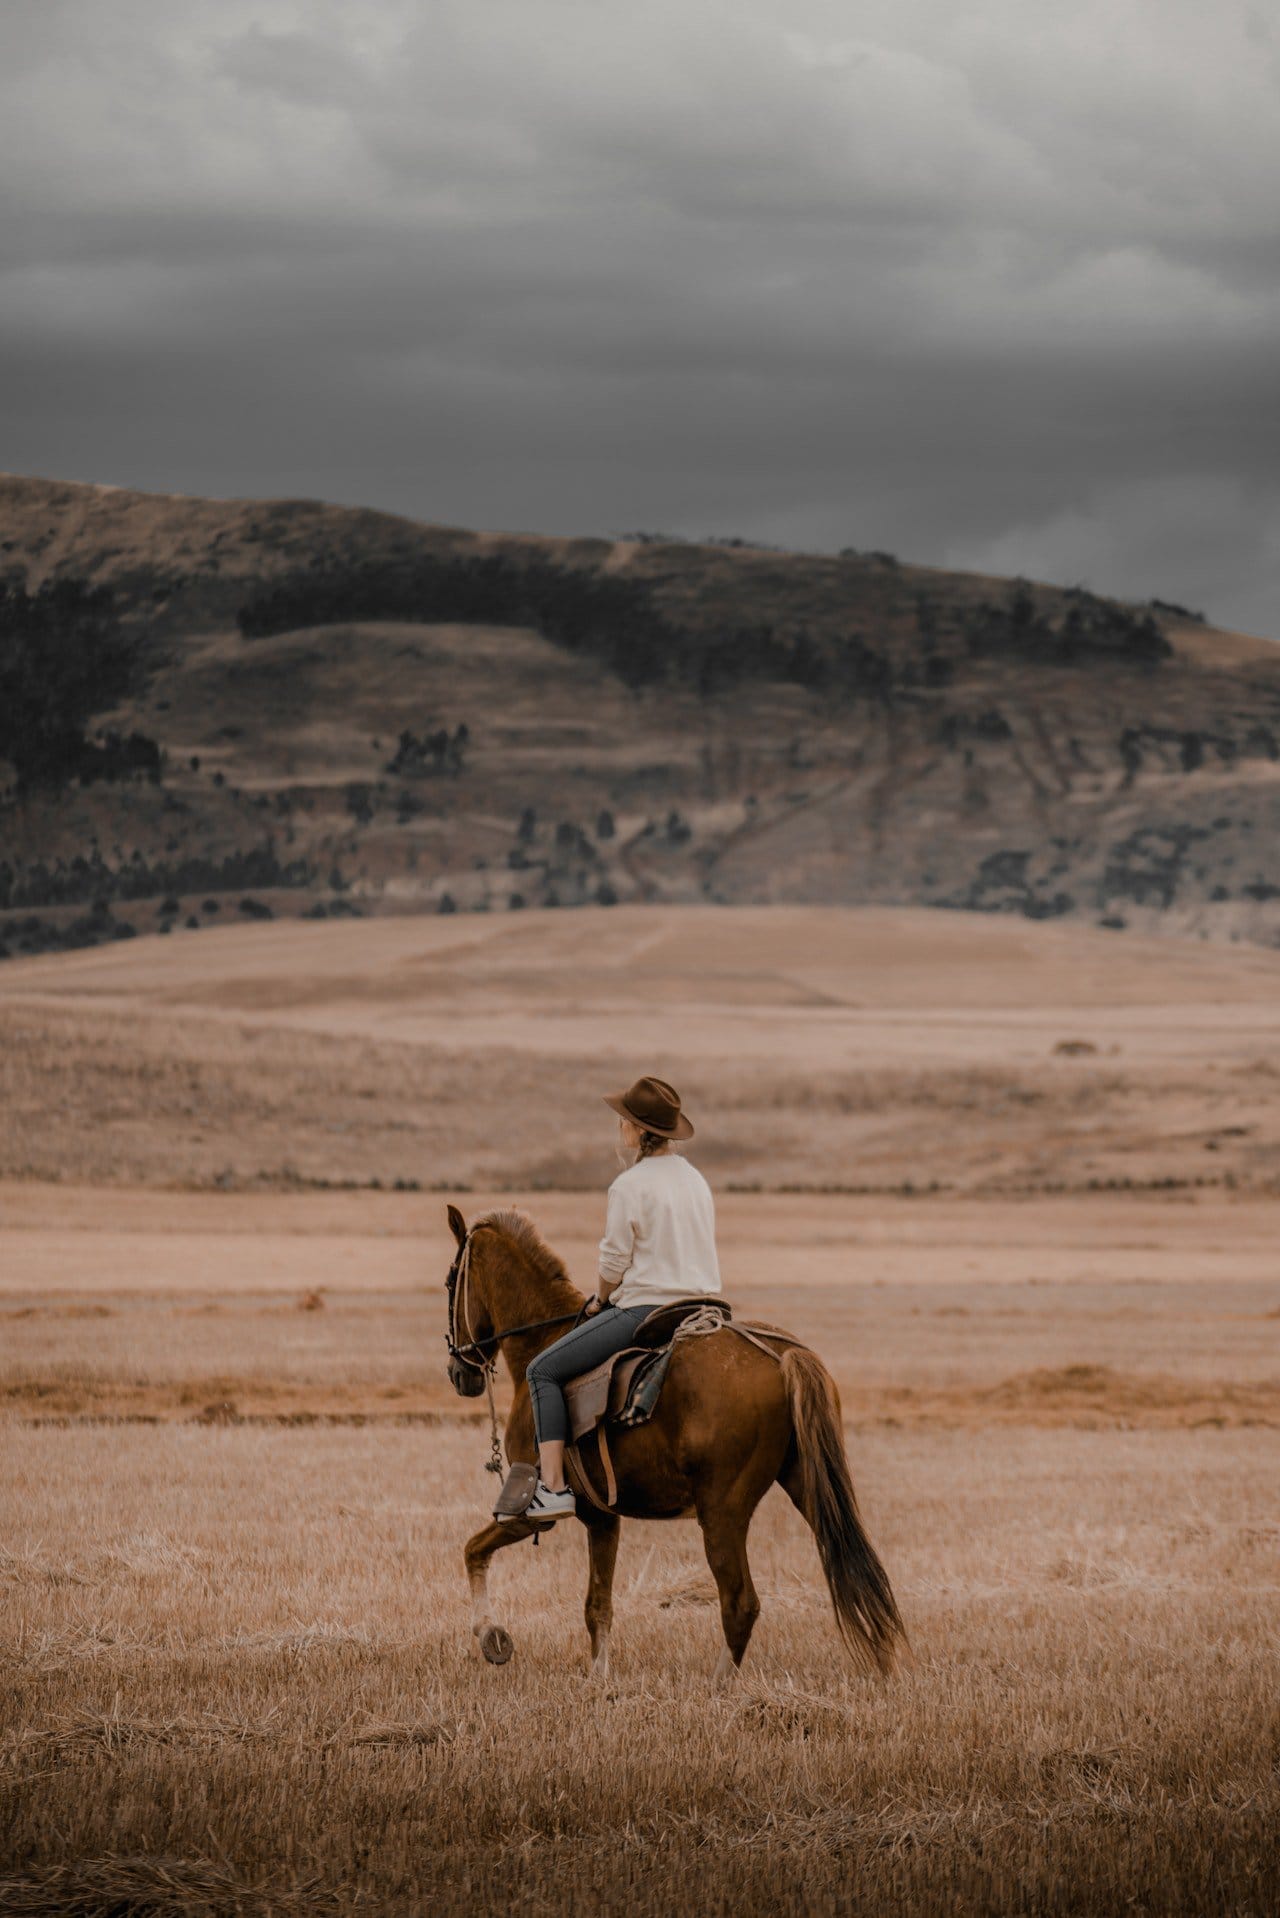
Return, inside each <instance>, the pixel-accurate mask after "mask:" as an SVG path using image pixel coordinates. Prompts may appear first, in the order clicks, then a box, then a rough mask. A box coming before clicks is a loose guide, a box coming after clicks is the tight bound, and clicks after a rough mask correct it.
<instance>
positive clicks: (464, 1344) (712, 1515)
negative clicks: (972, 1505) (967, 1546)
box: [445, 1078, 906, 1682]
mask: <svg viewBox="0 0 1280 1918" xmlns="http://www.w3.org/2000/svg"><path fill="white" fill-rule="evenodd" d="M608 1103H609V1105H611V1106H612V1107H613V1109H614V1110H615V1111H616V1112H617V1114H618V1116H619V1120H620V1122H621V1123H620V1141H621V1143H622V1145H623V1146H624V1147H625V1149H626V1150H627V1151H628V1152H631V1153H634V1154H635V1159H634V1163H633V1164H632V1165H631V1166H630V1167H629V1168H628V1169H627V1170H626V1171H624V1172H623V1173H622V1174H621V1175H620V1176H619V1177H618V1178H617V1179H615V1180H614V1182H613V1185H612V1186H611V1187H610V1189H609V1207H608V1219H607V1225H606V1230H605V1235H604V1238H603V1239H602V1240H601V1243H600V1258H599V1272H600V1286H599V1291H598V1292H597V1294H596V1296H595V1298H594V1299H593V1300H590V1301H588V1300H586V1299H584V1298H583V1296H582V1293H581V1292H580V1291H579V1290H578V1288H577V1286H576V1285H574V1283H573V1281H572V1279H571V1278H570V1277H569V1273H568V1271H567V1269H566V1267H565V1264H564V1261H563V1260H562V1259H560V1258H559V1257H558V1256H557V1255H556V1253H554V1252H553V1251H552V1249H551V1247H550V1246H548V1245H547V1244H546V1243H545V1241H544V1240H543V1239H542V1238H541V1237H540V1236H539V1234H538V1232H537V1230H536V1228H535V1227H534V1225H533V1222H532V1221H531V1220H530V1219H527V1218H526V1217H525V1215H524V1214H523V1213H521V1212H515V1211H494V1212H486V1213H484V1214H483V1215H482V1216H481V1217H480V1218H478V1219H476V1220H474V1221H473V1223H472V1224H470V1225H468V1224H467V1222H466V1220H465V1219H464V1218H463V1216H462V1214H461V1212H459V1210H458V1208H457V1206H455V1205H450V1206H449V1207H448V1216H449V1225H450V1228H451V1230H452V1232H453V1236H454V1239H455V1240H456V1242H457V1254H456V1257H455V1258H454V1261H453V1264H452V1265H451V1266H450V1268H449V1275H448V1278H447V1279H446V1281H445V1288H446V1297H447V1309H448V1333H447V1335H446V1336H447V1343H448V1347H449V1378H450V1381H451V1383H452V1384H453V1387H454V1390H455V1391H457V1392H459V1393H460V1394H461V1395H462V1396H463V1397H464V1398H475V1397H476V1396H477V1395H478V1394H479V1393H481V1392H483V1391H484V1390H485V1388H486V1384H489V1385H491V1383H492V1376H493V1369H494V1367H495V1366H496V1364H497V1363H498V1359H499V1357H501V1360H502V1362H503V1364H504V1365H505V1366H506V1369H507V1371H508V1372H509V1374H510V1376H511V1382H512V1388H513V1392H512V1401H511V1410H510V1414H509V1416H508V1419H507V1429H506V1445H505V1449H506V1454H507V1458H508V1460H509V1461H510V1462H511V1464H512V1465H515V1464H521V1465H525V1466H532V1465H533V1463H534V1461H535V1459H536V1460H537V1461H538V1473H537V1476H538V1479H539V1481H540V1482H539V1484H538V1488H537V1493H536V1500H535V1503H534V1504H532V1505H531V1506H529V1507H528V1509H527V1510H524V1511H522V1512H521V1514H520V1516H519V1517H517V1518H511V1519H508V1518H507V1516H506V1515H504V1516H502V1517H497V1516H495V1517H494V1519H493V1520H492V1521H491V1522H490V1523H488V1524H486V1525H484V1526H483V1527H482V1528H481V1530H480V1531H478V1532H476V1533H475V1534H474V1535H473V1536H472V1537H471V1538H469V1539H468V1540H467V1543H466V1547H465V1552H464V1557H465V1561H466V1568H467V1579H468V1582H469V1584H470V1586H471V1605H472V1624H471V1629H472V1633H473V1634H474V1636H475V1638H476V1639H477V1641H478V1642H479V1646H480V1650H481V1651H482V1653H483V1654H484V1656H485V1658H486V1659H488V1660H489V1662H490V1664H493V1665H502V1664H505V1663H506V1661H507V1659H509V1658H510V1657H511V1654H512V1650H513V1645H512V1640H511V1634H510V1633H509V1632H508V1631H507V1630H506V1629H505V1627H503V1626H502V1625H500V1624H499V1623H498V1621H497V1619H495V1617H494V1616H493V1613H492V1610H491V1609H490V1597H489V1585H488V1573H489V1564H490V1561H491V1560H492V1558H493V1555H494V1553H495V1552H498V1551H501V1550H502V1549H503V1547H504V1546H510V1545H515V1544H518V1543H519V1542H520V1540H521V1539H522V1538H530V1537H536V1536H537V1534H538V1533H539V1532H540V1531H541V1530H542V1529H543V1528H544V1527H545V1525H546V1523H547V1521H548V1520H550V1519H555V1518H559V1517H561V1516H563V1515H564V1514H565V1513H567V1512H572V1511H573V1510H574V1501H573V1499H572V1497H571V1496H570V1494H569V1492H568V1489H567V1488H566V1487H564V1442H565V1436H566V1421H565V1416H564V1397H563V1386H564V1383H565V1381H566V1380H568V1379H570V1378H572V1377H573V1376H574V1375H575V1374H577V1373H581V1372H583V1371H584V1370H590V1369H592V1368H593V1367H595V1366H596V1365H598V1364H600V1363H601V1361H602V1360H604V1359H605V1358H606V1357H607V1356H608V1355H609V1354H610V1353H612V1352H615V1351H617V1350H619V1349H620V1348H621V1347H622V1346H624V1345H628V1344H630V1343H631V1342H632V1338H633V1333H634V1327H635V1325H636V1322H637V1320H638V1319H640V1318H643V1317H644V1316H646V1315H647V1314H648V1313H649V1312H650V1311H652V1310H653V1309H654V1307H655V1306H656V1305H661V1304H663V1303H664V1302H666V1301H667V1300H668V1299H671V1298H673V1297H678V1298H687V1297H690V1296H694V1297H697V1296H698V1295H699V1294H710V1295H712V1296H714V1295H716V1294H718V1292H719V1290H720V1268H719V1265H718V1262H717V1260H716V1251H715V1215H714V1207H713V1204H712V1200H711V1194H710V1191H709V1190H708V1188H707V1185H706V1181H705V1180H704V1179H703V1178H702V1176H701V1174H700V1173H698V1172H695V1171H694V1169H693V1167H692V1166H690V1165H688V1164H687V1163H686V1162H685V1161H684V1160H683V1159H681V1158H680V1157H678V1155H677V1154H676V1153H674V1152H673V1151H672V1150H671V1147H672V1145H673V1144H674V1142H676V1141H677V1140H680V1139H687V1138H689V1137H691V1136H692V1133H693V1127H692V1126H691V1125H690V1124H689V1121H688V1119H687V1118H685V1116H684V1113H683V1112H682V1111H681V1109H680V1100H679V1097H678V1095H677V1094H676V1092H675V1091H674V1090H673V1089H672V1087H671V1086H669V1085H667V1084H666V1083H665V1081H663V1080H661V1079H653V1078H646V1079H639V1080H637V1081H636V1083H635V1085H633V1086H631V1087H629V1088H628V1090H627V1091H626V1092H624V1093H620V1094H618V1095H617V1096H616V1097H612V1098H610V1099H609V1100H608ZM584 1314H585V1315H586V1316H585V1317H584ZM570 1324H572V1325H573V1326H574V1330H573V1331H572V1332H570V1333H569V1334H568V1335H567V1336H561V1335H560V1328H561V1327H562V1326H566V1325H570ZM490 1404H491V1409H492V1399H491V1401H490ZM494 1442H495V1458H494V1469H495V1470H498V1469H500V1468H499V1465H498V1461H497V1449H498V1448H497V1429H496V1423H495V1439H494ZM609 1449H610V1454H611V1457H612V1461H613V1466H614V1471H615V1473H616V1481H615V1482H613V1483H612V1484H611V1487H610V1493H609V1500H608V1503H607V1504H604V1503H601V1502H600V1501H599V1500H594V1499H593V1500H591V1501H590V1502H588V1501H586V1500H585V1499H584V1500H583V1502H581V1503H580V1504H579V1505H578V1507H577V1513H576V1516H577V1518H578V1520H579V1521H580V1522H581V1524H582V1525H583V1527H584V1529H585V1531H586V1534H587V1548H588V1559H589V1567H590V1572H589V1582H588V1586H587V1599H586V1607H585V1616H586V1622H587V1629H588V1631H589V1632H590V1634H591V1652H592V1666H591V1668H592V1671H593V1673H595V1674H596V1675H597V1676H598V1677H603V1676H605V1675H606V1674H607V1672H608V1666H609V1635H610V1631H611V1627H612V1620H613V1599H612V1591H613V1573H614V1564H615V1561H616V1558H617V1551H618V1532H619V1527H620V1523H621V1521H622V1520H623V1519H627V1518H644V1519H676V1518H695V1519H696V1520H697V1523H698V1525H699V1527H700V1529H701V1532H702V1540H703V1546H704V1549H705V1551H706V1555H707V1563H708V1565H709V1566H710V1568H711V1571H712V1574H713V1576H714V1578H715V1581H716V1588H717V1591H718V1593H719V1597H720V1620H721V1625H722V1627H723V1631H724V1641H725V1643H724V1650H723V1652H722V1653H721V1655H720V1663H719V1665H718V1666H717V1677H718V1678H719V1679H720V1680H721V1681H722V1682H723V1681H726V1680H727V1679H728V1678H729V1677H730V1676H731V1675H732V1673H733V1672H734V1671H736V1669H737V1667H738V1666H739V1665H740V1664H741V1663H742V1658H743V1654H744V1653H745V1651H746V1649H747V1643H748V1641H749V1639H750V1637H751V1633H752V1628H753V1626H754V1625H755V1621H756V1617H757V1614H758V1613H759V1610H760V1601H759V1598H758V1597H757V1595H756V1590H755V1586H754V1585H753V1583H752V1580H751V1568H750V1566H749V1564H748V1562H747V1531H748V1528H749V1526H750V1524H751V1515H752V1513H753V1512H754V1511H755V1509H756V1507H757V1506H758V1505H759V1503H760V1501H761V1499H762V1498H763V1497H764V1495H765V1493H766V1492H767V1491H768V1490H769V1487H770V1486H771V1485H774V1484H777V1485H780V1486H781V1487H782V1489H783V1490H784V1491H785V1493H786V1494H787V1496H788V1498H789V1499H790V1500H791V1501H792V1503H793V1504H794V1505H795V1507H796V1509H797V1510H798V1511H799V1512H800V1513H801V1514H802V1515H803V1517H804V1518H805V1519H806V1521H807V1522H808V1524H809V1525H810V1526H811V1528H812V1530H813V1535H814V1539H815V1541H816V1543H817V1547H818V1554H819V1557H820V1558H821V1561H822V1569H823V1572H824V1574H825V1576H826V1582H827V1588H828V1591H829V1592H830V1594H831V1604H832V1608H833V1610H834V1613H835V1618H836V1623H837V1625H838V1627H839V1630H840V1634H841V1636H842V1638H843V1639H844V1641H845V1643H846V1645H847V1646H848V1648H849V1650H850V1652H851V1653H852V1654H853V1656H854V1657H855V1658H856V1659H857V1660H858V1661H859V1663H861V1664H863V1665H865V1666H867V1667H868V1668H869V1669H871V1670H874V1671H879V1672H882V1673H888V1672H890V1671H892V1669H893V1667H894V1665H895V1663H896V1662H897V1660H898V1658H899V1656H900V1655H902V1654H903V1653H904V1652H905V1650H906V1646H905V1639H904V1635H903V1629H902V1620H901V1618H900V1616H899V1614H898V1607H897V1604H896V1602H895V1600H894V1596H893V1590H892V1587H891V1586H890V1584H889V1579H888V1575H887V1574H886V1572H885V1569H884V1566H883V1565H882V1564H881V1563H880V1560H879V1558H878V1557H877V1555H876V1552H875V1549H874V1547H873V1546H872V1544H871V1541H870V1539H869V1538H868V1537H867V1533H866V1530H865V1527H864V1526H863V1524H862V1519H861V1516H860V1514H859V1512H858V1502H857V1499H856V1497H855V1496H854V1489H853V1480H852V1478H851V1476H850V1473H849V1461H848V1457H847V1455H846V1452H845V1445H844V1434H843V1431H842V1429H841V1418H840V1399H839V1394H838V1393H837V1391H836V1386H835V1381H834V1379H833V1378H832V1377H831V1374H830V1373H829V1372H828V1371H827V1369H826V1367H825V1366H824V1365H823V1363H822V1361H821V1359H820V1358H819V1357H818V1356H817V1354H816V1353H815V1352H812V1351H810V1350H809V1348H808V1347H807V1346H805V1345H804V1344H803V1343H802V1342H801V1341H800V1340H799V1339H796V1338H794V1337H793V1336H792V1335H791V1334H790V1333H788V1332H784V1331H782V1330H781V1329H780V1328H779V1327H778V1326H771V1325H766V1324H764V1323H762V1322H761V1321H760V1320H758V1319H742V1320H737V1319H735V1320H733V1321H731V1322H728V1323H726V1324H725V1325H724V1326H723V1327H721V1328H719V1329H717V1330H713V1331H711V1332H710V1333H709V1335H708V1336H706V1337H691V1336H690V1337H685V1338H682V1339H680V1340H679V1341H678V1345H677V1347H673V1348H672V1352H671V1357H670V1361H669V1365H668V1370H667V1373H666V1376H665V1379H664V1382H663V1387H662V1394H661V1397H660V1399H659V1400H658V1403H657V1405H656V1406H655V1407H654V1409H653V1411H652V1413H651V1415H650V1417H649V1418H647V1419H646V1420H645V1421H643V1422H642V1423H638V1424H634V1425H628V1426H626V1427H619V1428H617V1429H616V1430H615V1431H614V1433H613V1434H612V1435H611V1439H610V1447H609Z"/></svg>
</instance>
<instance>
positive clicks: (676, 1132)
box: [604, 1078, 693, 1139]
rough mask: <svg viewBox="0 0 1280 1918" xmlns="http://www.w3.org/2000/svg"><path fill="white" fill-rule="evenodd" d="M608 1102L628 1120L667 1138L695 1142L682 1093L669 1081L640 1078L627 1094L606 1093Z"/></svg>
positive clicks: (646, 1130)
mask: <svg viewBox="0 0 1280 1918" xmlns="http://www.w3.org/2000/svg"><path fill="white" fill-rule="evenodd" d="M604 1102H605V1104H606V1105H607V1106H612V1107H613V1109H614V1111H615V1112H620V1113H621V1114H622V1116H623V1118H624V1119H630V1120H631V1122H632V1124H633V1125H638V1126H640V1127H641V1128H642V1129H643V1130H644V1131H645V1132H656V1133H657V1134H658V1136H659V1137H660V1138H663V1139H691V1138H692V1137H693V1127H692V1126H691V1125H690V1123H689V1121H688V1120H687V1119H686V1118H685V1116H684V1114H683V1112H681V1110H680V1094H679V1093H678V1092H677V1091H676V1089H675V1087H674V1086H669V1085H668V1084H667V1082H666V1080H665V1079H648V1078H646V1079H637V1080H636V1082H635V1084H634V1085H633V1086H628V1087H627V1089H626V1091H625V1092H606V1093H605V1095H604Z"/></svg>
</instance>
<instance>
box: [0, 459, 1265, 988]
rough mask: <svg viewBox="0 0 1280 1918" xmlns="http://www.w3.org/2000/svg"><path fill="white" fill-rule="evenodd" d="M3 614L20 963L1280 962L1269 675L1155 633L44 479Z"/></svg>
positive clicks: (644, 547) (863, 577)
mask: <svg viewBox="0 0 1280 1918" xmlns="http://www.w3.org/2000/svg"><path fill="white" fill-rule="evenodd" d="M0 581H2V582H4V585H5V588H6V590H5V594H4V598H3V601H0V721H3V723H4V724H5V726H6V727H7V730H6V731H5V732H3V733H0V751H3V752H4V753H6V754H7V758H8V769H7V772H6V771H5V769H4V766H3V764H0V789H2V790H3V793H4V797H3V801H2V802H0V948H3V949H4V951H5V952H6V953H7V954H17V953H21V952H34V951H39V950H41V949H43V948H46V947H48V946H51V945H58V944H85V943H92V942H97V941H100V940H103V939H107V938H111V937H120V936H127V934H128V932H129V931H130V930H133V931H139V932H142V931H149V930H154V929H165V928H172V930H173V932H174V934H175V936H176V935H179V934H183V933H185V932H186V931H187V930H189V929H195V928H199V927H201V926H204V925H207V924H209V923H211V922H218V921H223V922H225V919H226V918H227V916H228V915H231V916H235V917H239V916H240V915H241V914H244V915H246V916H255V915H257V916H265V915H267V914H275V915H277V916H280V915H285V914H304V913H305V914H310V915H312V916H317V917H320V916H331V915H351V914H361V915H367V914H373V913H384V912H422V911H430V912H439V911H445V912H447V911H450V910H458V911H478V910H488V911H502V912H506V911H513V910H519V909H520V908H522V907H545V906H554V905H561V906H576V905H583V904H592V903H598V904H601V905H610V904H615V903H620V902H638V903H644V902H657V903H663V902H672V903H687V902H695V901H702V902H709V903H767V904H776V903H791V904H803V903H832V904H866V903H875V904H881V905H899V906H901V905H929V906H938V907H950V908H961V909H966V910H971V911H982V912H1004V913H1013V914H1019V915H1023V916H1025V917H1029V918H1033V919H1046V918H1061V919H1066V920H1078V921H1083V922H1085V923H1087V924H1092V925H1102V926H1107V927H1111V928H1113V929H1116V930H1122V929H1124V928H1135V929H1139V930H1142V931H1147V932H1150V931H1157V930H1162V929H1169V930H1174V931H1178V932H1181V933H1191V934H1199V935H1202V936H1206V937H1210V938H1215V939H1228V940H1230V939H1238V940H1251V941H1258V942H1262V943H1266V944H1273V943H1276V942H1277V941H1278V940H1280V872H1277V870H1276V860H1275V848H1276V845H1277V843H1278V838H1280V833H1278V829H1280V648H1277V647H1275V646H1274V645H1272V644H1271V643H1270V642H1267V641H1261V640H1253V639H1249V638H1247V637H1244V636H1241V635H1235V634H1228V633H1222V632H1218V631H1215V630H1214V629H1213V628H1211V627H1209V626H1207V625H1206V624H1205V623H1203V621H1201V620H1199V619H1198V618H1197V617H1196V616H1195V615H1194V614H1191V613H1188V612H1186V611H1185V610H1183V609H1177V608H1171V607H1168V606H1164V605H1162V604H1161V603H1159V602H1152V603H1151V604H1150V605H1146V606H1128V605H1120V604H1118V603H1116V602H1114V601H1109V600H1103V599H1100V598H1096V597H1094V596H1093V595H1091V594H1089V593H1086V592H1084V591H1082V590H1079V589H1072V588H1060V587H1053V586H1047V585H1040V584H1034V583H1029V582H1025V581H1019V582H1010V581H1006V580H997V579H990V578H984V577H980V576H977V575H971V574H961V573H947V572H942V571H938V570H934V569H930V568H927V567H919V566H911V565H907V564H905V563H898V562H897V561H896V560H894V559H893V558H892V557H891V556H888V555H883V554H854V553H849V554H846V555H843V556H841V557H840V558H828V557H818V556H812V555H800V554H788V553H777V552H772V551H765V550H761V549H755V548H746V547H739V546H731V545H694V544H686V543H681V542H672V541H663V540H658V539H647V538H635V539H630V540H619V541H614V542H610V541H602V540H553V539H539V538H533V537H520V536H515V535H492V534H474V533H469V532H465V531H462V530H458V529H453V528H446V527H433V526H419V525H414V524H412V523H410V522H407V521H403V520H398V519H395V518H393V517H391V516H388V515H384V514H377V513H372V512H365V511H356V510H352V509H346V508H338V507H330V506H324V505H320V504H317V503H314V502H303V501H286V502H251V501H232V502H223V501H211V500H199V499H187V498H177V497H162V496H149V495H144V494H138V493H130V492H125V491H120V490H116V489H111V488H103V487H88V486H71V485H60V484H55V483H51V482H46V481H37V480H27V479H17V478H11V479H4V480H0ZM6 708H7V718H6V717H5V712H4V709H6Z"/></svg>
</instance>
